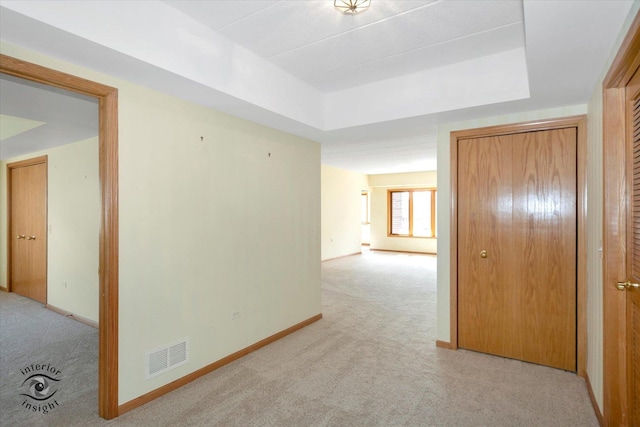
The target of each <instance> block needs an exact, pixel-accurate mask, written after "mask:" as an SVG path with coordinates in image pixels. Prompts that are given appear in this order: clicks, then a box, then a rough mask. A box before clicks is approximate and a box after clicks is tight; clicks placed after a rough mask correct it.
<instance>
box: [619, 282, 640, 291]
mask: <svg viewBox="0 0 640 427" xmlns="http://www.w3.org/2000/svg"><path fill="white" fill-rule="evenodd" d="M616 288H617V289H618V290H619V291H624V290H625V289H632V288H635V289H638V288H640V285H639V284H637V283H631V281H630V280H627V281H626V282H618V283H617V284H616Z"/></svg>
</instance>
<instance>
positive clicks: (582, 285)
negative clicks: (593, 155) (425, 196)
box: [440, 116, 587, 377]
mask: <svg viewBox="0 0 640 427" xmlns="http://www.w3.org/2000/svg"><path fill="white" fill-rule="evenodd" d="M567 127H575V128H576V130H577V154H578V159H577V185H578V188H577V191H576V197H577V212H576V218H577V221H578V225H577V226H578V234H577V236H578V245H577V284H576V286H577V293H576V295H577V307H576V310H577V317H578V318H577V324H576V327H577V337H576V339H577V347H578V348H577V359H578V360H577V368H578V370H577V372H578V375H580V376H582V377H584V376H585V375H586V369H587V317H586V309H587V281H586V273H587V247H586V243H587V239H586V218H587V208H586V200H587V199H586V197H587V187H586V182H587V180H586V166H587V119H586V116H572V117H564V118H558V119H549V120H538V121H532V122H525V123H515V124H508V125H499V126H490V127H485V128H479V129H467V130H460V131H454V132H451V137H450V143H451V165H450V167H451V206H450V214H451V242H450V251H451V252H450V262H451V264H450V275H451V279H450V283H449V289H450V308H449V309H450V332H449V334H450V335H449V343H448V345H446V346H445V345H442V343H441V344H440V346H441V347H447V348H451V349H457V348H458V141H459V140H464V139H471V138H480V137H486V136H499V135H510V134H515V133H523V132H532V131H542V130H552V129H562V128H567Z"/></svg>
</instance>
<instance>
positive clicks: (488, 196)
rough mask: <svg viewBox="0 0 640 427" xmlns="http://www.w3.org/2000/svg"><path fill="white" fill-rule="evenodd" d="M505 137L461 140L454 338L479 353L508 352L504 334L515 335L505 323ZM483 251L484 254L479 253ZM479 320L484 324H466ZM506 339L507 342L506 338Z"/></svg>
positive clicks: (508, 170) (507, 202)
mask: <svg viewBox="0 0 640 427" xmlns="http://www.w3.org/2000/svg"><path fill="white" fill-rule="evenodd" d="M509 148H510V144H508V141H506V142H505V137H501V136H497V137H489V138H476V139H469V140H461V141H460V142H459V148H458V153H459V168H458V170H459V176H458V183H459V184H458V188H459V196H458V203H459V204H458V233H459V235H460V236H465V238H461V239H460V241H459V244H458V254H459V255H458V257H459V258H460V259H464V260H466V262H465V263H460V264H459V271H458V278H459V285H458V286H459V288H458V289H459V292H458V295H459V296H458V298H459V300H458V317H459V325H460V326H459V330H458V342H459V345H460V347H465V348H472V349H476V350H478V351H483V352H488V353H491V352H495V353H498V354H504V353H506V352H508V350H507V348H506V343H507V342H506V341H505V340H504V339H503V338H502V337H509V336H511V335H512V334H513V330H512V329H513V328H512V326H511V323H510V322H509V318H510V313H508V312H507V311H505V308H508V307H509V301H510V300H511V299H512V297H511V288H510V287H509V284H510V283H511V281H512V278H511V276H510V271H509V270H507V269H501V268H500V266H501V265H509V264H510V263H511V262H512V260H511V259H510V257H511V253H510V252H509V250H508V245H500V244H496V243H497V242H504V241H505V240H509V239H510V236H509V233H508V229H507V228H506V227H504V224H505V223H508V222H510V221H511V203H512V197H511V186H510V182H511V179H512V168H511V166H512V165H511V162H510V161H509V160H510V157H511V151H510V149H509ZM482 251H486V258H483V257H482V255H481V252H482ZM474 324H481V325H484V327H483V328H472V327H465V326H466V325H474ZM507 341H508V340H507Z"/></svg>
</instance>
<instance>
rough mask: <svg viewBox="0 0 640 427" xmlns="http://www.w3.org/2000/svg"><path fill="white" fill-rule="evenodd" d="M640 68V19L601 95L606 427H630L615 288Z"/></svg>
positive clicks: (622, 262)
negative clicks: (632, 92) (631, 99)
mask: <svg viewBox="0 0 640 427" xmlns="http://www.w3.org/2000/svg"><path fill="white" fill-rule="evenodd" d="M639 68H640V13H639V14H637V15H636V17H635V19H634V20H633V23H632V24H631V27H630V28H629V31H628V32H627V35H626V37H625V39H624V40H623V42H622V45H621V46H620V49H619V50H618V53H617V55H616V57H615V59H614V60H613V63H612V65H611V67H610V68H609V71H608V73H607V75H606V76H605V79H604V82H603V85H602V90H603V98H602V99H603V101H602V109H603V112H602V114H603V178H604V209H603V239H602V240H603V242H602V243H603V252H604V260H603V266H602V267H603V278H602V280H603V289H602V297H603V300H604V301H603V304H604V307H603V310H604V312H603V335H604V336H603V338H604V340H603V342H604V349H603V358H604V368H603V371H604V373H603V388H604V390H603V409H602V412H603V416H604V423H605V425H612V426H613V425H619V426H624V425H628V423H629V420H628V416H627V414H628V404H627V387H628V384H627V366H626V356H627V354H626V352H627V346H626V340H627V339H626V334H627V317H626V297H625V292H620V291H619V290H617V289H616V286H615V285H616V283H617V282H620V281H624V280H627V271H626V258H627V241H626V233H627V230H626V227H627V221H626V218H627V209H628V205H629V203H630V200H631V198H630V195H629V194H626V192H625V189H626V185H627V182H628V181H627V180H628V177H627V173H629V171H628V170H627V169H626V168H625V165H626V156H627V155H626V153H625V149H626V117H625V114H626V111H625V107H626V86H627V84H628V83H629V81H630V80H631V78H632V77H633V74H634V73H635V72H636V70H638V69H639Z"/></svg>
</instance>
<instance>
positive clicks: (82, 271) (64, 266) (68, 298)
mask: <svg viewBox="0 0 640 427" xmlns="http://www.w3.org/2000/svg"><path fill="white" fill-rule="evenodd" d="M96 114H97V107H96ZM96 131H97V129H96ZM43 155H47V161H48V183H47V184H48V188H47V193H48V194H47V196H48V197H47V202H48V206H47V225H48V236H47V239H48V240H47V303H48V304H51V305H53V306H55V307H58V308H61V309H63V310H66V311H68V312H70V313H73V314H76V315H78V316H81V317H84V318H86V319H89V320H92V321H94V322H97V321H98V285H99V282H98V240H99V232H100V183H99V177H98V138H97V137H96V138H91V139H87V140H84V141H79V142H75V143H72V144H67V145H63V146H60V147H56V148H53V149H49V150H44V151H40V152H37V153H31V154H29V155H26V156H20V157H16V158H13V159H9V160H7V161H5V162H0V182H2V183H6V164H7V163H12V162H15V161H19V160H24V159H28V158H32V157H37V156H43ZM6 200H7V196H6V185H4V184H3V185H0V242H6V233H7V229H6V227H7V222H6V221H7V220H6V218H7V217H6V214H7V205H6ZM0 265H1V266H2V272H1V273H2V275H1V282H2V286H6V284H7V275H6V273H7V269H6V265H7V253H6V245H4V244H3V245H0Z"/></svg>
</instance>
